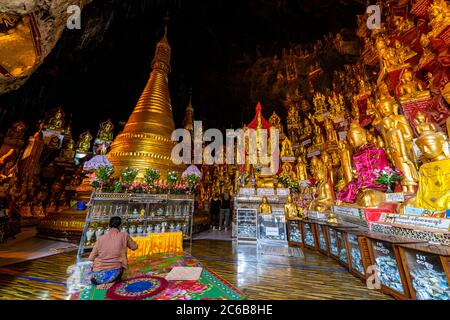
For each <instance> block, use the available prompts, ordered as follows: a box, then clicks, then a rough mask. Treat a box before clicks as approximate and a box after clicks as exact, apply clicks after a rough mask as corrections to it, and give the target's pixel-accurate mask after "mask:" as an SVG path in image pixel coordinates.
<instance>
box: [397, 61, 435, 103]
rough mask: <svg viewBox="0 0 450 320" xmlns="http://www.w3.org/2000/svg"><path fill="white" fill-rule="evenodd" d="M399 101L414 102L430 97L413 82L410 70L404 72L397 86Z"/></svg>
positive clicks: (428, 92) (420, 86) (426, 91)
mask: <svg viewBox="0 0 450 320" xmlns="http://www.w3.org/2000/svg"><path fill="white" fill-rule="evenodd" d="M398 93H399V96H400V101H408V100H415V99H421V98H428V97H430V91H428V90H425V89H424V88H423V87H422V85H421V84H420V83H418V82H417V81H416V80H414V76H413V73H412V71H411V70H410V69H408V70H405V71H404V73H403V75H402V77H401V80H400V85H399V86H398Z"/></svg>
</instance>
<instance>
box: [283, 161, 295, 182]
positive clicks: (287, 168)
mask: <svg viewBox="0 0 450 320" xmlns="http://www.w3.org/2000/svg"><path fill="white" fill-rule="evenodd" d="M281 168H282V173H281V174H282V175H283V176H286V177H289V178H290V179H291V180H295V179H296V176H295V172H294V170H292V166H291V164H290V163H289V162H284V163H283V165H282V166H281Z"/></svg>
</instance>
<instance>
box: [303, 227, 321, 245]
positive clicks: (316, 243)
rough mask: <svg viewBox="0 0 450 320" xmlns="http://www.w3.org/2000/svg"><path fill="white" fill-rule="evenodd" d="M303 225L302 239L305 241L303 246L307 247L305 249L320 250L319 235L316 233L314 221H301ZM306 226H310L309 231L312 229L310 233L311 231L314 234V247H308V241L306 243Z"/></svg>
mask: <svg viewBox="0 0 450 320" xmlns="http://www.w3.org/2000/svg"><path fill="white" fill-rule="evenodd" d="M301 225H302V239H303V246H304V247H305V248H308V249H310V250H318V249H317V248H318V246H319V245H318V239H317V234H316V232H314V229H315V228H314V224H313V222H312V221H310V220H302V221H301ZM305 225H308V226H309V229H310V231H311V233H312V236H313V241H314V245H312V246H311V245H308V244H307V243H306V241H305V239H306V231H305Z"/></svg>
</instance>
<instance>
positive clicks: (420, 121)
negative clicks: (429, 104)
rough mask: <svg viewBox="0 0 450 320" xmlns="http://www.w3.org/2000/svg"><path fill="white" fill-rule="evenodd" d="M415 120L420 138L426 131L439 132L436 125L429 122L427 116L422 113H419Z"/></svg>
mask: <svg viewBox="0 0 450 320" xmlns="http://www.w3.org/2000/svg"><path fill="white" fill-rule="evenodd" d="M449 119H450V118H449ZM414 120H415V123H416V126H415V129H416V132H417V134H418V135H419V136H420V135H421V134H422V133H424V132H426V131H431V132H437V131H438V127H437V126H436V124H434V123H432V122H428V119H427V116H426V115H425V114H424V113H423V112H421V111H419V112H417V114H416V116H415V117H414Z"/></svg>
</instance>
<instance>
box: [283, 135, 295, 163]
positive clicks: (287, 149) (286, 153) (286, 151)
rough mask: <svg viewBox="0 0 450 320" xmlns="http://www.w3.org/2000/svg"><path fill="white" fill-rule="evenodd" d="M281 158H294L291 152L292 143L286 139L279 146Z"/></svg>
mask: <svg viewBox="0 0 450 320" xmlns="http://www.w3.org/2000/svg"><path fill="white" fill-rule="evenodd" d="M281 146H282V148H281V154H280V156H281V158H284V157H294V151H293V150H292V143H291V141H289V139H288V138H286V139H284V140H283V142H282V144H281Z"/></svg>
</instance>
